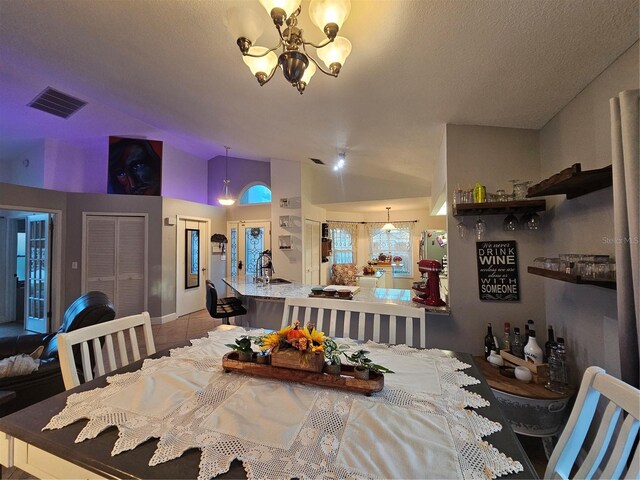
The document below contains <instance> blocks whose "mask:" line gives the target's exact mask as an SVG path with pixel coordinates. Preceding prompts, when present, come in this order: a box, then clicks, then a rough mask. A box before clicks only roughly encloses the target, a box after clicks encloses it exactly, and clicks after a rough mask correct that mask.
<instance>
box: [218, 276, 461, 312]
mask: <svg viewBox="0 0 640 480" xmlns="http://www.w3.org/2000/svg"><path fill="white" fill-rule="evenodd" d="M222 281H223V282H224V283H226V284H227V285H228V286H229V287H231V289H232V290H233V291H234V292H236V293H237V295H239V296H241V297H252V298H254V299H256V300H272V301H273V300H275V301H284V300H285V299H287V298H301V297H308V296H309V294H310V293H311V285H306V284H304V283H300V282H291V283H288V284H267V285H264V284H262V283H254V282H253V277H245V276H243V275H240V276H236V277H225V278H223V279H222ZM412 297H413V291H412V290H410V289H404V288H365V287H360V290H358V292H356V294H355V295H354V296H353V300H345V301H353V302H370V303H381V304H391V305H404V306H412V307H415V308H426V310H427V313H430V314H431V313H436V314H447V315H448V313H449V307H448V306H444V307H425V306H424V305H418V304H416V303H415V302H413V301H412V300H411V299H412Z"/></svg>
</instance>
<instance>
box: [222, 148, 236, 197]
mask: <svg viewBox="0 0 640 480" xmlns="http://www.w3.org/2000/svg"><path fill="white" fill-rule="evenodd" d="M224 148H225V149H226V153H225V160H224V186H223V187H222V195H220V196H219V197H218V203H219V204H220V205H224V206H229V205H233V204H234V203H236V199H235V198H233V197H232V196H231V192H229V184H230V183H231V180H229V148H230V147H227V146H226V145H225V146H224Z"/></svg>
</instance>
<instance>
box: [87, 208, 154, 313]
mask: <svg viewBox="0 0 640 480" xmlns="http://www.w3.org/2000/svg"><path fill="white" fill-rule="evenodd" d="M146 225H147V223H146V218H145V217H143V216H115V215H87V216H86V219H85V236H84V241H83V247H82V248H83V267H82V269H83V270H82V271H83V279H84V280H83V288H82V292H83V293H87V292H90V291H94V290H97V291H99V292H103V293H104V294H105V295H106V296H107V297H109V300H111V301H112V302H113V304H114V306H115V309H116V315H117V317H118V318H120V317H126V316H128V315H134V314H137V313H140V312H144V311H145V310H146V309H147V292H146V282H147V280H146V263H147V255H146V250H147V239H146V229H147V226H146Z"/></svg>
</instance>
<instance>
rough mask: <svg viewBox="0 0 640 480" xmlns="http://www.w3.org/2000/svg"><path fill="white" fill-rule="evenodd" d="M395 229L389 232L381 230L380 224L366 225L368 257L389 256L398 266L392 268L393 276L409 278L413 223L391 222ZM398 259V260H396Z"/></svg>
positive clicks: (411, 260) (411, 259) (411, 261)
mask: <svg viewBox="0 0 640 480" xmlns="http://www.w3.org/2000/svg"><path fill="white" fill-rule="evenodd" d="M392 223H393V225H394V226H395V227H396V229H395V230H392V231H390V232H387V231H384V230H382V223H380V224H377V223H369V224H367V236H368V237H369V252H370V256H371V257H372V258H373V257H377V256H378V255H380V254H381V253H383V254H385V255H389V254H391V257H392V260H393V259H394V258H395V259H396V260H393V261H394V262H395V263H398V264H400V265H398V266H396V267H393V275H394V276H397V277H406V276H411V266H412V263H413V258H412V239H413V231H414V228H415V222H392ZM398 258H400V260H397V259H398Z"/></svg>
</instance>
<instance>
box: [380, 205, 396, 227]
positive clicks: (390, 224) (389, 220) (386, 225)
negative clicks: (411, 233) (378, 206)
mask: <svg viewBox="0 0 640 480" xmlns="http://www.w3.org/2000/svg"><path fill="white" fill-rule="evenodd" d="M386 208H387V223H385V224H384V225H383V226H382V230H384V231H385V232H390V231H391V230H395V229H396V226H395V225H394V224H393V223H391V217H390V215H389V211H390V210H391V207H386Z"/></svg>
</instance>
